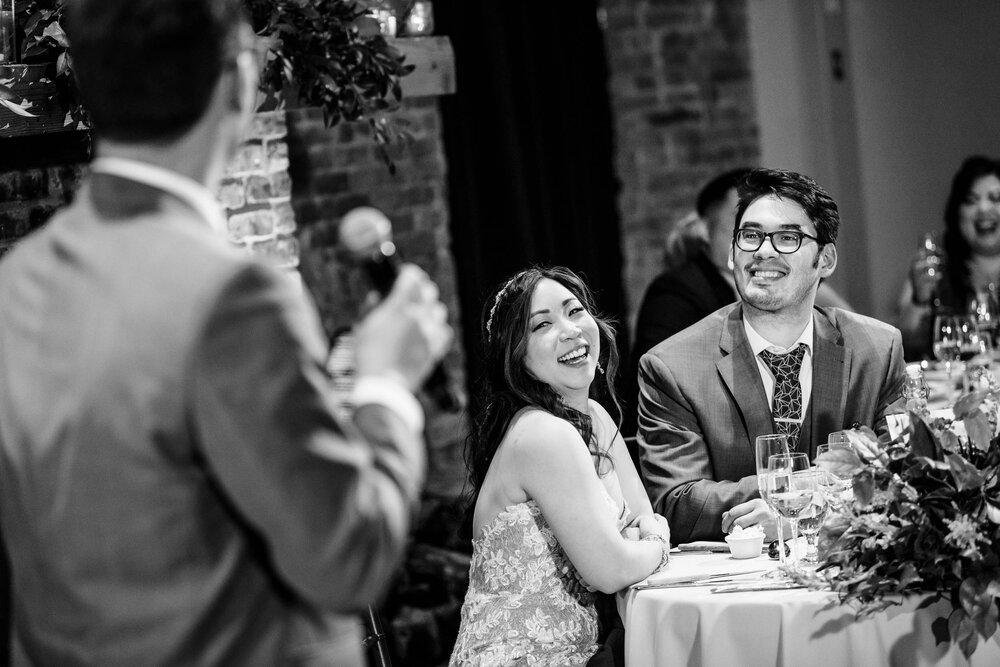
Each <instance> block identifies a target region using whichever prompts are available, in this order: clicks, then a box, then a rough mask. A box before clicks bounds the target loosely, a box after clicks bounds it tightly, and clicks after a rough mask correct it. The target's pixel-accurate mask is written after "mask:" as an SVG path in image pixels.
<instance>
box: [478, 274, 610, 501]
mask: <svg viewBox="0 0 1000 667" xmlns="http://www.w3.org/2000/svg"><path fill="white" fill-rule="evenodd" d="M543 278H549V279H550V280H554V281H556V282H558V283H560V284H561V285H563V286H564V287H566V289H568V290H569V291H570V292H571V293H572V294H573V296H574V297H576V298H577V299H578V300H579V301H580V304H581V305H582V306H583V307H584V308H585V309H586V310H587V312H588V313H590V315H591V316H592V317H593V318H594V320H595V321H596V322H597V328H598V331H599V333H600V342H601V351H600V355H599V357H598V362H599V363H600V365H601V366H602V367H603V368H604V373H603V374H601V373H598V374H597V375H595V377H594V381H593V382H591V384H590V396H591V398H595V399H601V398H602V397H604V396H607V397H608V398H610V400H611V401H612V403H614V406H615V409H616V411H617V414H618V421H619V422H620V421H621V406H620V405H619V404H618V398H617V396H616V395H615V391H614V377H615V372H616V371H617V370H618V348H617V346H616V345H615V329H614V325H613V322H612V321H611V320H610V319H609V318H606V317H604V316H603V315H601V314H599V313H598V312H597V307H596V304H595V302H594V295H593V294H592V293H591V291H590V289H589V288H588V287H587V285H586V283H584V282H583V280H582V279H581V278H580V277H579V276H578V275H576V274H575V273H573V271H571V270H570V269H567V268H565V267H561V266H548V267H542V266H536V267H532V268H529V269H526V270H524V271H521V272H520V273H517V274H515V275H514V276H513V277H512V278H510V279H509V280H507V281H506V282H505V283H503V284H502V285H501V286H500V287H499V288H497V289H496V290H495V291H494V292H493V293H492V295H491V298H489V299H487V301H486V303H485V305H484V306H483V314H482V319H481V323H482V328H481V334H482V338H481V346H482V349H481V356H482V360H483V369H484V370H483V372H482V375H481V377H480V379H479V382H478V383H477V384H476V387H477V390H476V393H475V396H474V397H473V401H472V410H471V414H472V428H471V431H470V433H469V437H468V440H467V442H466V449H465V462H466V465H467V466H468V469H469V481H470V482H471V484H472V493H471V494H470V503H469V512H470V514H471V511H472V509H473V507H474V506H475V501H476V498H477V497H478V495H479V490H480V489H481V488H482V485H483V480H484V479H486V471H487V470H489V467H490V463H491V462H492V461H493V456H494V455H495V454H496V451H497V447H499V446H500V441H501V440H502V439H503V436H504V434H505V433H506V432H507V427H508V426H509V425H510V421H511V419H513V417H514V415H515V414H516V413H517V411H518V410H520V409H521V408H523V407H525V406H534V407H537V408H540V409H542V410H545V411H547V412H550V413H552V414H553V415H555V416H556V417H561V418H562V419H565V420H566V421H568V422H569V423H570V424H572V425H573V426H574V427H575V428H576V430H577V431H578V432H579V433H580V436H581V437H582V438H583V441H584V442H585V443H587V448H588V449H589V450H590V453H591V455H592V456H593V457H594V458H595V462H594V466H595V468H596V469H597V471H598V474H602V473H601V471H602V469H604V466H602V462H604V461H607V462H609V463H610V462H611V458H610V456H609V455H608V449H609V447H610V445H611V442H610V441H609V442H607V443H605V444H604V445H603V446H602V445H601V444H600V443H598V442H597V438H596V437H595V435H594V428H593V424H592V423H591V419H590V415H588V414H585V413H583V412H580V411H579V410H576V409H574V408H571V407H569V406H568V405H566V404H565V403H564V402H563V401H562V400H561V399H560V397H559V394H558V393H556V391H555V389H553V388H552V387H551V386H550V385H548V384H546V383H544V382H540V381H539V380H537V379H535V378H534V377H532V376H531V374H530V373H529V372H528V369H527V368H526V367H525V364H524V359H525V356H526V355H527V348H528V334H529V333H530V332H529V330H528V319H529V315H530V312H531V297H532V295H533V294H534V293H535V287H536V286H537V285H538V283H539V282H540V281H541V280H542V279H543ZM610 469H611V467H610V466H609V467H607V469H606V470H605V471H604V473H603V474H607V472H608V471H610Z"/></svg>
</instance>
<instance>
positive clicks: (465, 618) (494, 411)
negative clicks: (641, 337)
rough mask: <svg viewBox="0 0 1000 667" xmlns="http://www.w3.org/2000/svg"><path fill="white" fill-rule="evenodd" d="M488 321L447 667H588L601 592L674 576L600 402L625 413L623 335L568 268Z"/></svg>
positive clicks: (490, 307)
mask: <svg viewBox="0 0 1000 667" xmlns="http://www.w3.org/2000/svg"><path fill="white" fill-rule="evenodd" d="M482 321H483V329H482V338H483V354H484V362H485V363H484V367H485V371H484V377H483V379H482V381H481V383H480V385H479V399H480V400H479V411H478V413H476V414H475V415H474V424H473V428H472V433H471V435H470V438H469V448H468V451H467V462H468V464H469V469H470V478H471V481H472V485H473V498H472V501H473V515H472V527H473V540H472V546H473V554H472V564H471V568H470V582H469V590H468V593H467V595H466V598H465V604H464V605H463V607H462V621H461V627H460V629H459V633H458V641H457V643H456V645H455V649H454V652H453V653H452V656H451V663H450V664H451V665H456V666H457V665H490V666H496V665H511V664H525V665H552V666H556V665H558V666H560V667H564V666H573V665H584V664H586V663H587V661H588V660H589V659H590V658H591V656H593V655H594V654H595V653H596V652H597V650H598V645H597V634H598V624H597V611H596V609H595V605H594V595H593V591H594V590H598V591H602V592H606V593H613V592H616V591H618V590H621V589H622V588H625V587H626V586H628V585H630V584H633V583H635V582H638V581H642V580H643V579H645V578H646V577H648V576H649V575H650V574H652V573H654V572H655V571H657V570H658V569H659V568H661V567H662V566H663V565H664V564H665V563H666V561H667V553H668V551H669V542H670V535H669V530H668V528H667V525H666V521H665V520H664V519H663V517H659V516H656V515H654V514H653V510H652V507H651V506H650V503H649V499H648V498H647V497H646V493H645V490H644V489H643V486H642V483H641V481H640V479H639V475H638V473H637V472H636V470H635V467H634V466H633V465H632V462H631V459H630V458H629V455H628V452H627V450H626V448H625V443H624V441H623V440H622V437H621V434H620V433H619V432H618V428H617V426H616V425H615V422H614V420H612V418H611V416H610V415H609V414H608V412H607V410H605V408H604V407H602V406H601V404H599V403H598V402H597V401H596V400H594V399H593V398H592V395H593V394H595V393H596V391H597V389H598V387H600V388H601V389H602V390H603V391H605V392H607V395H608V396H609V397H610V398H611V400H612V401H614V400H615V399H614V393H613V388H612V385H613V382H612V379H613V376H614V373H615V370H616V367H617V364H618V359H617V350H616V347H615V341H614V330H613V329H612V327H611V326H610V324H609V323H608V322H606V321H605V320H604V319H602V318H601V317H600V316H599V315H597V313H596V310H595V306H594V300H593V297H592V295H591V293H590V290H589V289H588V288H587V286H586V285H585V284H584V283H583V281H582V280H581V279H580V278H579V277H578V276H577V275H576V274H574V273H573V272H572V271H570V270H569V269H565V268H560V267H551V268H531V269H528V270H525V271H522V272H520V273H518V274H516V275H515V276H514V277H513V278H511V279H510V280H508V281H507V282H506V283H505V284H504V285H503V286H501V287H500V288H499V289H498V290H497V291H496V292H495V294H494V297H493V298H492V299H490V300H489V301H488V302H487V304H486V306H485V308H484V312H483V318H482ZM595 374H599V375H600V379H599V381H598V382H597V383H595V382H594V379H595ZM628 526H632V528H627V527H628ZM623 531H626V532H625V533H624V534H623ZM628 531H634V533H631V534H630V532H628ZM626 535H628V536H629V537H637V538H638V539H628V538H627V537H626Z"/></svg>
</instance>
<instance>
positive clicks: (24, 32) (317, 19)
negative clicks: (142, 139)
mask: <svg viewBox="0 0 1000 667" xmlns="http://www.w3.org/2000/svg"><path fill="white" fill-rule="evenodd" d="M67 2H72V0H24V1H21V2H17V3H16V5H15V17H16V24H17V26H18V28H19V31H18V35H19V43H18V45H17V47H18V50H19V51H20V53H21V58H20V61H21V62H23V63H25V64H32V63H34V64H41V63H51V64H52V74H51V76H52V80H53V81H54V82H55V91H54V92H53V93H52V95H51V96H50V100H49V101H50V102H58V103H59V104H60V105H61V106H62V107H64V108H66V109H68V110H69V111H68V113H67V116H66V124H67V125H68V124H70V123H81V122H82V123H84V124H85V125H86V123H87V115H86V111H85V109H84V108H83V107H82V106H81V105H80V102H79V95H78V94H77V89H76V82H75V80H74V78H73V68H72V59H71V57H70V51H69V44H68V42H67V40H66V33H65V32H63V29H62V24H61V21H62V16H63V9H64V5H65V4H66V3H67ZM244 3H245V6H246V9H247V12H248V15H249V16H250V18H251V21H252V23H253V26H254V30H255V31H256V32H257V34H258V35H260V36H261V37H262V38H266V39H268V40H269V46H268V49H267V56H266V58H265V62H264V64H263V70H262V72H261V84H260V86H261V91H262V93H263V94H264V98H265V105H270V108H281V107H283V106H285V105H286V104H287V103H288V102H295V103H299V104H303V105H307V106H316V107H319V108H321V109H322V110H323V118H324V121H325V123H326V125H327V126H328V127H332V126H334V125H336V124H337V123H339V122H341V121H367V123H368V124H369V126H370V127H371V130H372V136H373V138H374V140H375V143H376V145H377V147H378V150H379V154H380V155H381V157H382V159H383V161H385V163H386V165H387V166H388V167H389V169H390V171H392V170H393V169H394V167H393V164H392V160H391V159H390V157H389V154H388V150H387V148H388V147H389V145H390V144H392V143H393V142H395V141H397V140H400V139H405V138H406V137H407V134H406V132H405V131H403V130H400V129H399V128H398V127H397V125H396V124H395V123H394V122H393V120H392V118H391V116H390V112H392V111H393V110H395V109H397V108H398V107H399V103H400V102H401V101H402V99H403V94H402V90H401V89H400V85H399V80H400V78H401V77H403V76H405V75H407V74H409V73H410V72H411V71H412V70H413V66H412V65H405V64H403V60H404V56H403V55H402V54H401V53H400V52H399V51H398V50H397V49H396V48H394V47H393V46H392V45H391V44H389V43H388V42H387V41H386V39H385V38H384V37H383V36H382V35H381V34H380V33H379V31H378V23H377V22H376V21H375V20H374V19H373V18H371V17H370V16H367V15H366V14H367V9H366V8H365V7H363V6H362V5H360V4H359V3H358V2H355V0H244ZM5 100H6V101H7V102H10V103H11V104H14V105H15V106H18V108H19V109H20V110H26V111H27V112H28V113H29V114H30V109H26V107H24V106H23V105H19V104H17V101H18V100H19V96H18V95H17V93H16V92H15V91H14V90H12V89H11V88H10V87H8V86H6V85H4V83H3V81H0V103H3V102H4V101H5Z"/></svg>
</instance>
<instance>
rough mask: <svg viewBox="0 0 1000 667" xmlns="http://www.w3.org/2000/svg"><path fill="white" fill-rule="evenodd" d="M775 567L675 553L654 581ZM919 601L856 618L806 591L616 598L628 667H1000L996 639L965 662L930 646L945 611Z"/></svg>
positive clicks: (641, 593) (667, 592)
mask: <svg viewBox="0 0 1000 667" xmlns="http://www.w3.org/2000/svg"><path fill="white" fill-rule="evenodd" d="M776 565H777V563H776V561H772V560H770V559H769V558H768V557H767V556H766V555H762V556H760V557H758V558H754V559H749V560H740V561H736V560H734V559H733V558H732V557H731V556H730V555H729V554H722V553H712V554H704V553H687V554H684V553H682V554H677V555H675V556H674V557H673V558H672V561H671V563H670V566H668V570H667V571H666V572H664V573H662V574H661V575H660V578H661V579H670V578H671V577H683V576H685V575H686V573H688V572H694V573H698V574H704V573H712V572H734V571H740V572H743V571H747V570H750V569H761V568H773V567H775V566H776ZM757 576H759V575H743V576H742V577H737V578H739V579H746V578H756V577H757ZM919 602H920V599H919V598H916V597H914V598H913V599H907V600H906V601H904V603H903V604H902V605H900V606H898V607H892V608H890V609H888V610H886V611H883V612H879V613H877V614H874V615H872V616H869V617H866V618H864V619H861V620H856V619H855V612H854V609H853V607H850V606H847V605H840V604H838V602H837V597H836V595H834V594H832V593H829V592H821V591H810V590H806V589H794V590H774V591H763V592H739V593H725V594H719V593H713V592H712V590H711V587H709V586H698V587H680V588H651V589H645V590H634V589H631V588H630V589H627V590H626V591H623V592H622V593H620V594H619V596H618V603H619V604H618V608H619V612H620V613H621V615H622V618H623V619H624V621H625V663H626V665H628V667H664V666H667V667H672V666H674V665H720V666H724V667H737V666H738V667H751V666H754V665H760V666H765V665H766V666H768V667H774V666H775V665H789V666H797V665H816V666H817V667H836V666H839V665H843V666H844V667H849V666H860V665H863V666H865V667H868V666H872V665H894V666H895V665H899V666H900V667H902V666H904V665H905V666H907V667H909V666H911V665H942V666H944V665H956V666H958V665H970V664H971V665H975V666H977V667H978V666H980V665H982V666H983V667H986V666H987V665H989V666H991V667H997V666H998V665H1000V639H998V635H994V636H993V637H992V638H991V639H990V640H988V641H986V642H983V641H982V640H980V644H979V646H978V648H977V649H976V652H975V653H974V654H973V655H972V659H971V661H969V660H966V659H965V657H964V656H963V655H962V653H961V651H959V650H958V648H957V647H956V646H954V645H953V644H951V643H950V642H949V643H945V644H941V645H936V643H935V639H934V633H933V632H932V631H931V623H932V622H933V621H934V619H935V618H937V617H938V616H941V615H942V614H947V612H948V611H949V605H948V604H947V603H946V602H943V601H938V602H937V603H935V604H934V605H932V606H930V607H928V608H926V609H920V610H918V609H916V607H917V605H918V604H919Z"/></svg>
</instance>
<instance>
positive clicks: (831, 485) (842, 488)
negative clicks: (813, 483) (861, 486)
mask: <svg viewBox="0 0 1000 667" xmlns="http://www.w3.org/2000/svg"><path fill="white" fill-rule="evenodd" d="M831 449H852V446H851V440H850V438H849V437H848V435H847V434H846V433H844V432H842V431H835V432H833V433H831V434H830V435H829V436H827V441H826V444H825V445H818V446H817V447H816V458H819V457H820V456H821V455H823V454H825V453H826V452H828V451H830V450H831ZM820 472H821V473H822V475H821V476H820V478H819V479H818V480H817V484H818V486H819V487H820V490H821V491H822V492H823V495H824V496H825V498H826V504H827V505H828V506H829V507H830V509H832V510H835V511H840V510H841V509H843V506H844V494H845V493H846V492H847V491H849V490H850V488H851V484H852V481H853V475H852V474H851V473H840V474H835V473H832V472H829V471H826V470H820Z"/></svg>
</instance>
